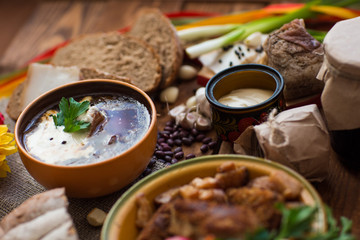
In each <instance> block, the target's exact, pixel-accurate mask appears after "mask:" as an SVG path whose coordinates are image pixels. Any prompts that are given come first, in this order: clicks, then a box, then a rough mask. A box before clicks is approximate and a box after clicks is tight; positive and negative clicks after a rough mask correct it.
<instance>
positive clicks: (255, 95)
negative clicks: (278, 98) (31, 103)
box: [218, 88, 274, 107]
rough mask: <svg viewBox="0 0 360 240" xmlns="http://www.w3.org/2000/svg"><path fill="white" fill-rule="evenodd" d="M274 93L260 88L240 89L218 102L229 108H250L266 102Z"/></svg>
mask: <svg viewBox="0 0 360 240" xmlns="http://www.w3.org/2000/svg"><path fill="white" fill-rule="evenodd" d="M273 93H274V92H273V91H271V90H268V89H260V88H240V89H236V90H233V91H231V92H230V93H229V94H226V95H224V96H222V97H221V98H220V99H219V100H218V101H219V102H220V103H221V104H224V105H226V106H229V107H250V106H253V105H256V104H259V103H262V102H264V101H265V100H267V99H269V98H270V97H271V96H272V95H273Z"/></svg>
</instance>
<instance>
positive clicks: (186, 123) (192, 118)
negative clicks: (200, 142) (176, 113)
mask: <svg viewBox="0 0 360 240" xmlns="http://www.w3.org/2000/svg"><path fill="white" fill-rule="evenodd" d="M199 117H200V114H198V113H197V112H188V113H187V114H186V116H185V119H183V121H181V122H180V125H181V126H182V127H183V128H186V129H191V128H193V127H194V124H195V122H196V120H197V119H198V118H199Z"/></svg>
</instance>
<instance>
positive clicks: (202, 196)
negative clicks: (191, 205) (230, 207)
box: [179, 185, 227, 203]
mask: <svg viewBox="0 0 360 240" xmlns="http://www.w3.org/2000/svg"><path fill="white" fill-rule="evenodd" d="M179 193H180V196H181V197H182V198H183V199H192V200H204V201H212V202H218V203H225V202H227V197H226V194H225V192H224V190H222V189H216V188H213V189H198V188H196V187H194V186H193V185H185V186H182V187H181V188H180V190H179Z"/></svg>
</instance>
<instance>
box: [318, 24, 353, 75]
mask: <svg viewBox="0 0 360 240" xmlns="http://www.w3.org/2000/svg"><path fill="white" fill-rule="evenodd" d="M359 43H360V17H356V18H352V19H348V20H343V21H340V22H337V23H336V24H335V25H334V26H333V27H332V28H331V29H330V31H329V32H328V33H327V35H326V37H325V39H324V49H325V54H326V58H327V60H328V62H329V63H330V64H331V65H332V66H333V67H334V68H335V69H336V70H338V71H339V72H341V73H342V74H345V75H350V76H354V77H355V76H359V75H360V57H359V55H360V44H359Z"/></svg>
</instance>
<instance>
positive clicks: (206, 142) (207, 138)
mask: <svg viewBox="0 0 360 240" xmlns="http://www.w3.org/2000/svg"><path fill="white" fill-rule="evenodd" d="M211 141H212V138H211V137H206V138H204V139H203V140H202V143H204V144H208V143H210V142H211Z"/></svg>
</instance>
